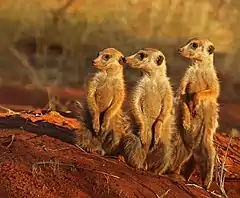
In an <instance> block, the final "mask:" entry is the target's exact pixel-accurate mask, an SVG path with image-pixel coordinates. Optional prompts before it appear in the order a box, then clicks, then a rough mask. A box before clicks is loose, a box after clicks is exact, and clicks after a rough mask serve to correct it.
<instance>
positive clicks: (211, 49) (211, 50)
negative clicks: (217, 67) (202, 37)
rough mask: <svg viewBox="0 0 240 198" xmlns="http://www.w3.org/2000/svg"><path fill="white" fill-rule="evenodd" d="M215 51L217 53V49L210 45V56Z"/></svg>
mask: <svg viewBox="0 0 240 198" xmlns="http://www.w3.org/2000/svg"><path fill="white" fill-rule="evenodd" d="M214 51H215V47H214V46H213V45H210V46H209V47H208V53H209V54H213V52H214Z"/></svg>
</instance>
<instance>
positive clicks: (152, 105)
mask: <svg viewBox="0 0 240 198" xmlns="http://www.w3.org/2000/svg"><path fill="white" fill-rule="evenodd" d="M144 100H145V106H144V107H143V112H144V115H145V117H146V118H147V119H150V120H153V122H154V121H155V120H156V119H157V117H158V116H159V114H160V112H161V107H162V104H161V97H160V94H158V92H157V91H154V90H152V91H149V92H147V93H146V94H145V96H144Z"/></svg>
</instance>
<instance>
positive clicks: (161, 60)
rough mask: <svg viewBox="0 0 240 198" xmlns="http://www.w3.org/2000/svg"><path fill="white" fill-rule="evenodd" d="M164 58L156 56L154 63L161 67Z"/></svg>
mask: <svg viewBox="0 0 240 198" xmlns="http://www.w3.org/2000/svg"><path fill="white" fill-rule="evenodd" d="M163 60H164V57H163V56H161V55H160V56H158V57H157V59H156V63H157V65H161V64H162V63H163Z"/></svg>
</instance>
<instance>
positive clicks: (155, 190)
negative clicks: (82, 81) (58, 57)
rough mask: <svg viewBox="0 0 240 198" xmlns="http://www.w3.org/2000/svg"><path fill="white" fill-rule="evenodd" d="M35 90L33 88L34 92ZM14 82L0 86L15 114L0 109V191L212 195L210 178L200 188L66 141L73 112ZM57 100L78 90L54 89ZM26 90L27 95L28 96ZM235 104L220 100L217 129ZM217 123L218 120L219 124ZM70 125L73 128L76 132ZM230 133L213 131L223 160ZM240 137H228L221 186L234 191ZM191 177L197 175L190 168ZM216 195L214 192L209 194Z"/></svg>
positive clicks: (237, 191) (238, 186)
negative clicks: (58, 109)
mask: <svg viewBox="0 0 240 198" xmlns="http://www.w3.org/2000/svg"><path fill="white" fill-rule="evenodd" d="M34 91H35V92H34ZM34 91H33V90H30V89H29V90H24V89H21V88H14V87H7V88H6V87H5V88H4V87H3V88H2V89H0V104H2V105H3V106H4V107H8V108H11V109H13V110H15V111H20V110H22V111H21V113H20V114H15V115H14V114H11V113H10V114H9V112H7V113H6V112H4V110H2V112H3V113H0V126H1V129H0V178H1V180H0V197H3V198H7V197H18V198H19V197H27V198H28V197H49V198H51V197H72V198H75V197H76V198H77V197H156V198H158V197H214V195H213V193H211V192H215V193H217V194H220V191H219V188H218V186H217V185H216V182H215V181H214V182H213V185H212V187H211V189H210V192H206V191H204V190H202V189H201V188H199V187H197V186H195V185H187V184H186V183H184V182H174V181H171V180H170V179H169V178H168V177H166V176H153V175H151V174H150V173H147V172H143V171H140V170H134V169H133V168H132V167H129V166H128V165H126V164H125V163H123V162H121V161H118V160H117V159H114V158H106V157H101V156H100V155H98V154H89V153H86V152H84V151H82V150H81V149H79V148H77V147H75V146H74V145H72V142H73V141H74V139H75V138H76V137H77V133H78V132H79V131H81V126H80V124H79V123H78V122H77V120H76V118H73V116H72V117H67V114H66V115H65V116H63V115H64V114H63V115H61V114H59V113H57V112H54V111H52V112H47V111H45V110H42V108H43V107H44V106H46V104H47V101H48V98H47V94H46V93H44V92H40V91H37V90H34ZM57 93H58V95H59V97H60V98H61V100H62V101H67V100H69V99H80V98H81V97H82V96H83V95H82V94H83V93H82V91H79V90H57ZM30 96H32V97H30ZM238 110H240V105H233V104H221V123H223V125H222V126H221V127H220V129H219V130H227V129H228V128H231V127H230V126H234V127H236V128H238V127H239V123H240V117H239V116H238V115H236V113H233V112H234V111H235V112H239V111H238ZM221 123H220V124H221ZM76 129H77V131H78V132H76ZM229 140H230V138H229V137H228V136H222V135H220V134H219V133H217V134H216V136H215V145H216V148H217V152H218V156H219V158H220V160H221V161H223V159H224V156H225V154H226V150H227V146H228V143H229ZM239 149H240V139H239V138H233V139H232V140H231V145H230V147H229V150H228V154H227V159H226V165H225V167H226V171H227V172H226V178H225V190H226V193H227V194H228V197H240V155H239V152H238V151H239ZM191 180H192V181H191V182H192V183H193V182H200V181H199V172H198V171H196V172H195V173H194V175H193V176H192V178H191ZM215 197H216V196H215Z"/></svg>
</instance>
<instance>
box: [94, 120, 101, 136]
mask: <svg viewBox="0 0 240 198" xmlns="http://www.w3.org/2000/svg"><path fill="white" fill-rule="evenodd" d="M93 130H94V132H95V133H96V134H98V133H99V131H100V123H99V119H95V120H94V122H93Z"/></svg>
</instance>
